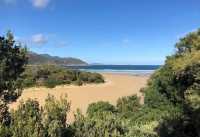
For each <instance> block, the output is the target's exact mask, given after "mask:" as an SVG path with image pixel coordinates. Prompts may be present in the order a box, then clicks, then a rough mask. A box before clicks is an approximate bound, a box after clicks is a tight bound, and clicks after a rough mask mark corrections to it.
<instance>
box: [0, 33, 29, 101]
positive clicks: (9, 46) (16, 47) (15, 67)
mask: <svg viewBox="0 0 200 137" xmlns="http://www.w3.org/2000/svg"><path fill="white" fill-rule="evenodd" d="M26 52H27V50H26V48H23V47H22V46H21V44H20V43H16V42H15V41H14V37H13V35H12V33H11V32H10V31H9V32H8V33H7V35H6V37H0V99H1V100H2V101H4V102H10V101H13V100H15V99H17V97H18V96H20V94H21V90H22V85H21V84H20V82H18V81H19V80H20V75H21V74H22V72H23V71H24V68H25V65H26V63H27V59H28V58H27V56H26Z"/></svg>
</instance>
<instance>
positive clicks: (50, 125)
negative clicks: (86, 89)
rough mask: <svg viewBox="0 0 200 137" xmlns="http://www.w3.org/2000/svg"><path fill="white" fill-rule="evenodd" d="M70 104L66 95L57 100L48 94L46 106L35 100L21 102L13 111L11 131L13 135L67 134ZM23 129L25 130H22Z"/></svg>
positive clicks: (59, 136)
mask: <svg viewBox="0 0 200 137" xmlns="http://www.w3.org/2000/svg"><path fill="white" fill-rule="evenodd" d="M69 107H70V104H69V103H68V101H67V99H66V97H64V98H63V97H62V98H60V101H57V100H56V99H55V98H54V97H53V96H50V95H49V96H48V97H47V99H46V101H45V105H44V107H39V103H38V102H37V101H35V100H30V99H29V100H27V101H26V102H25V103H24V102H21V103H20V105H19V107H18V109H17V110H15V111H14V110H13V111H12V116H11V118H12V121H11V124H10V131H11V133H12V135H11V136H12V137H62V136H66V135H67V134H68V133H67V132H66V131H67V124H66V117H67V112H68V111H69ZM22 129H23V130H22Z"/></svg>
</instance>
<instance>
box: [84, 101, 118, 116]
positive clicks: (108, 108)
mask: <svg viewBox="0 0 200 137" xmlns="http://www.w3.org/2000/svg"><path fill="white" fill-rule="evenodd" d="M102 112H111V113H115V112H116V109H115V106H113V105H111V104H110V103H109V102H103V101H99V102H97V103H92V104H90V105H89V106H88V109H87V115H88V116H89V117H93V116H94V115H99V114H98V113H102ZM100 115H101V114H100Z"/></svg>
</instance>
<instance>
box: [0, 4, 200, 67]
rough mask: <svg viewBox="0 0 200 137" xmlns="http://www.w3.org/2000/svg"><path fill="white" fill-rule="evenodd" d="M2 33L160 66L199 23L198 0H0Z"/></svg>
mask: <svg viewBox="0 0 200 137" xmlns="http://www.w3.org/2000/svg"><path fill="white" fill-rule="evenodd" d="M0 13H1V16H0V34H1V35H3V34H5V32H6V31H7V30H12V31H13V32H14V35H15V36H16V39H17V40H20V41H22V42H23V43H26V44H27V46H28V48H29V49H30V50H32V51H34V52H37V53H48V54H50V55H55V56H61V57H77V58H80V59H83V60H85V61H87V62H89V63H103V64H163V62H164V59H165V56H167V55H170V54H172V53H173V52H174V50H175V49H174V44H175V42H176V41H177V40H178V39H179V38H180V37H182V36H184V35H185V34H186V33H188V32H190V31H194V30H195V29H197V28H199V27H200V0H0Z"/></svg>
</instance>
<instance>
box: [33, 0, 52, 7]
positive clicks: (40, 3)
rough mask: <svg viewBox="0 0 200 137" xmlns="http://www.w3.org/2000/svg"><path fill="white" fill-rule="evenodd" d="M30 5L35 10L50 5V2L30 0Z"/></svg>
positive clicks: (47, 0) (46, 0)
mask: <svg viewBox="0 0 200 137" xmlns="http://www.w3.org/2000/svg"><path fill="white" fill-rule="evenodd" d="M31 1H32V4H33V6H34V7H36V8H46V7H47V6H48V4H49V3H50V0H31Z"/></svg>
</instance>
